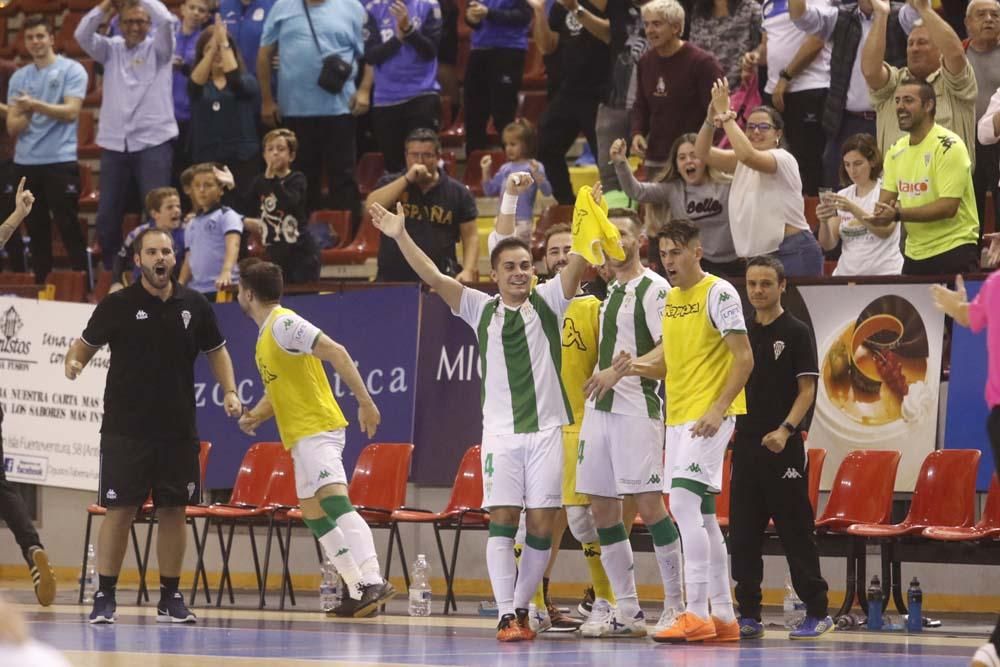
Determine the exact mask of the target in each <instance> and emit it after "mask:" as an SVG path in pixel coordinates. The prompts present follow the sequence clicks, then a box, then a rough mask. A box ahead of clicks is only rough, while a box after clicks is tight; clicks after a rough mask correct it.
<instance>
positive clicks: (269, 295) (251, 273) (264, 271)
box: [239, 257, 285, 303]
mask: <svg viewBox="0 0 1000 667" xmlns="http://www.w3.org/2000/svg"><path fill="white" fill-rule="evenodd" d="M239 268H240V285H242V286H243V287H245V288H247V289H248V290H252V291H253V293H254V294H256V295H257V298H258V299H259V300H260V301H262V302H264V303H275V302H277V301H279V300H280V299H281V295H282V294H283V293H284V291H285V281H284V278H283V277H282V275H281V267H280V266H278V265H277V264H274V263H272V262H265V261H264V260H262V259H260V258H259V257H247V258H246V259H244V260H242V261H241V262H240V264H239Z"/></svg>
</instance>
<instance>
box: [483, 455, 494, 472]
mask: <svg viewBox="0 0 1000 667" xmlns="http://www.w3.org/2000/svg"><path fill="white" fill-rule="evenodd" d="M483 473H484V474H485V475H486V476H487V477H492V476H493V454H487V455H486V461H485V462H484V463H483Z"/></svg>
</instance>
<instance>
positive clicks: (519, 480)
mask: <svg viewBox="0 0 1000 667" xmlns="http://www.w3.org/2000/svg"><path fill="white" fill-rule="evenodd" d="M516 176H517V178H516V179H515V180H514V183H517V184H518V185H517V186H516V189H515V191H517V192H519V191H520V190H521V189H526V188H527V187H528V186H530V185H531V182H532V181H531V176H530V175H529V174H526V173H521V174H517V175H516ZM514 199H516V195H507V196H506V197H505V201H504V202H503V203H502V204H501V213H500V215H501V216H512V215H513V213H514V206H513V203H512V201H511V200H514ZM370 213H371V216H372V221H373V222H374V224H375V226H376V227H377V228H378V229H379V230H380V231H381V232H382V233H383V234H385V235H386V236H388V237H390V238H392V239H395V240H396V243H397V244H398V245H399V248H400V250H401V251H402V253H403V257H405V258H406V261H407V262H408V263H409V264H410V266H411V267H412V268H413V270H414V271H415V272H416V273H417V275H419V276H420V278H421V280H423V281H424V282H425V283H427V284H428V285H429V286H430V287H432V288H433V289H434V290H435V291H436V292H437V293H438V294H439V295H440V296H441V298H442V299H444V301H445V303H447V304H448V305H449V306H450V307H451V309H452V312H453V313H455V314H456V315H458V316H459V317H461V318H462V319H463V320H465V322H466V323H467V324H468V325H469V326H471V327H472V328H473V330H475V332H476V337H477V339H478V341H479V360H480V374H481V376H482V378H483V379H482V405H483V442H482V457H483V459H482V460H483V504H484V506H486V507H488V508H489V509H490V537H489V539H488V541H487V548H486V564H487V569H488V570H489V574H490V582H491V584H492V586H493V594H494V596H495V597H496V600H497V606H498V611H499V616H500V623H499V626H498V632H497V639H499V640H501V641H521V640H526V639H533V638H534V636H535V633H534V632H533V631H532V630H531V629H530V628H529V624H528V603H529V601H530V599H531V596H532V594H533V593H534V592H535V589H536V588H537V586H538V584H539V583H540V582H541V579H542V574H543V572H544V570H545V565H546V563H547V562H548V558H549V552H550V548H551V533H552V520H553V518H554V515H555V513H556V511H557V510H558V508H559V507H560V506H561V505H562V488H561V478H562V456H563V454H562V426H563V425H564V424H569V423H572V416H571V411H570V407H569V403H568V401H567V399H566V392H565V391H564V389H563V386H562V380H561V379H560V367H561V361H562V316H563V313H564V312H565V310H566V308H567V306H569V303H570V300H571V299H572V298H573V297H574V296H575V295H576V292H577V289H578V288H579V286H580V280H581V277H582V275H583V272H584V269H585V267H586V265H587V263H586V261H585V260H584V259H583V258H582V257H581V256H579V255H578V254H573V255H571V256H570V259H569V263H568V265H567V266H566V267H565V268H564V269H563V270H562V271H561V272H560V274H559V276H558V278H557V279H554V280H550V281H548V282H546V283H544V284H542V285H540V286H539V287H538V288H537V289H533V288H532V282H533V281H532V279H533V277H534V263H533V261H532V257H531V250H530V248H528V246H527V245H526V244H525V243H524V241H522V240H520V239H518V238H509V239H503V240H501V241H500V242H499V243H497V244H496V247H495V248H494V249H493V251H492V252H491V254H490V264H491V266H492V271H491V277H492V278H493V280H494V281H495V282H496V283H497V287H498V289H499V292H500V293H499V295H496V296H490V295H488V294H486V293H484V292H481V291H479V290H476V289H473V288H471V287H466V286H463V285H462V284H460V283H459V282H457V281H455V280H454V279H452V278H450V277H448V276H445V275H443V274H442V273H441V272H440V271H439V270H438V268H437V267H436V266H435V265H434V263H433V262H432V261H431V260H430V258H428V257H427V255H426V254H424V252H423V251H422V250H421V249H420V248H419V247H418V246H417V245H416V243H414V241H413V239H411V238H410V236H409V234H408V233H407V232H406V228H405V225H404V218H403V212H402V208H401V207H397V212H396V213H390V212H389V211H387V210H385V209H384V208H383V207H381V206H380V205H378V204H376V205H375V206H373V207H372V208H371V209H370ZM522 507H524V508H526V509H527V529H528V532H527V537H526V539H525V548H524V551H523V552H522V554H521V562H520V567H519V568H518V567H517V566H516V565H515V561H514V534H515V532H516V531H517V524H518V517H519V515H520V511H521V508H522ZM515 579H516V585H515Z"/></svg>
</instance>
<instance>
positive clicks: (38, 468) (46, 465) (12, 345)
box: [0, 297, 110, 491]
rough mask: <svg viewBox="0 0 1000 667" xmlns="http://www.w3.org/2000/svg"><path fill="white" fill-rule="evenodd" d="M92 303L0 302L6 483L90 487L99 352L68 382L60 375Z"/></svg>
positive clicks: (95, 460)
mask: <svg viewBox="0 0 1000 667" xmlns="http://www.w3.org/2000/svg"><path fill="white" fill-rule="evenodd" d="M93 310H94V306H92V305H89V304H83V303H63V302H58V301H36V300H34V299H18V298H13V297H0V405H2V406H3V412H4V416H3V454H4V456H3V458H4V460H3V465H4V471H5V472H6V474H7V479H9V480H11V481H14V482H24V483H28V484H41V485H45V486H61V487H66V488H70V489H84V490H89V491H96V490H97V474H98V468H99V464H100V456H99V453H100V429H101V420H102V418H103V416H104V381H105V378H106V376H107V369H108V363H109V360H110V353H109V352H108V349H107V348H106V347H105V348H103V349H101V350H99V351H98V352H97V354H95V355H94V358H93V359H92V360H91V362H90V363H89V364H88V365H87V368H86V369H84V371H83V373H81V374H80V377H78V378H77V379H76V381H74V382H70V381H69V380H67V379H66V376H65V374H64V371H63V364H64V361H65V355H66V351H67V350H68V349H69V345H70V342H71V341H72V340H73V338H75V337H76V336H78V335H80V332H81V331H83V329H84V327H85V326H86V324H87V320H88V319H90V314H91V313H92V312H93Z"/></svg>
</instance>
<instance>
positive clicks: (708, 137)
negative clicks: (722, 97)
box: [694, 86, 739, 174]
mask: <svg viewBox="0 0 1000 667" xmlns="http://www.w3.org/2000/svg"><path fill="white" fill-rule="evenodd" d="M713 89H714V86H713ZM725 103H726V105H727V106H728V105H729V99H728V96H727V99H726V102H725ZM714 116H715V112H714V109H713V108H712V105H709V108H708V116H707V117H706V118H705V122H704V123H702V124H701V127H700V128H699V129H698V138H697V139H695V142H694V154H695V155H697V156H698V159H699V160H701V161H702V162H704V163H705V166H708V167H714V168H716V169H719V170H721V171H724V172H726V173H727V174H731V173H733V172H734V171H736V165H737V164H739V160H737V159H736V153H735V151H732V150H727V149H722V148H716V147H714V146H713V145H712V141H713V140H714V139H715V122H714V121H713V117H714Z"/></svg>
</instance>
